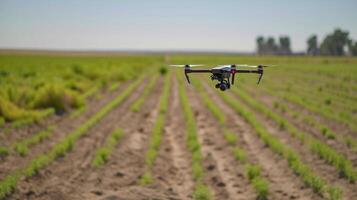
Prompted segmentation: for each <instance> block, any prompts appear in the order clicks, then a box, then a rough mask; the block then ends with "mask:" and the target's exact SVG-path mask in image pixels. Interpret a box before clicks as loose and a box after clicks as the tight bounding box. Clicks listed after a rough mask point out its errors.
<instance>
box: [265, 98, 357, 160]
mask: <svg viewBox="0 0 357 200" xmlns="http://www.w3.org/2000/svg"><path fill="white" fill-rule="evenodd" d="M277 99H278V98H277V97H274V96H271V95H268V94H266V93H260V94H259V100H260V101H261V102H263V103H264V105H266V106H268V107H269V108H270V109H273V102H274V100H277ZM286 104H287V105H288V106H289V107H290V108H291V109H294V110H297V109H298V108H296V106H294V105H293V104H291V103H287V102H286ZM298 110H299V112H300V113H302V114H303V115H308V116H309V115H310V113H309V112H308V111H307V110H306V109H304V108H299V109H298ZM275 111H277V112H278V113H279V114H280V115H282V116H284V117H285V118H286V119H288V120H289V122H291V123H292V124H293V125H295V126H296V127H297V128H299V129H300V130H302V131H304V132H305V133H307V134H311V135H312V136H313V137H314V138H316V139H319V140H320V141H323V142H324V143H326V144H328V145H329V146H331V147H332V148H334V149H335V150H336V151H337V152H339V153H342V154H343V155H345V156H346V158H347V159H349V160H350V161H352V163H353V165H354V166H355V167H356V166H357V154H356V152H355V151H354V150H353V149H351V148H349V147H348V146H347V145H346V144H345V142H344V140H343V137H345V136H347V135H350V136H352V137H354V136H353V135H352V134H348V133H346V130H344V131H343V130H341V127H340V129H338V127H337V126H333V125H331V124H326V125H327V126H331V128H333V129H335V133H336V134H337V138H336V139H328V138H326V137H325V136H323V135H322V133H321V131H320V130H318V129H317V128H316V127H312V126H311V125H309V124H308V123H306V122H304V121H303V120H302V119H296V118H294V117H293V116H291V114H289V113H286V112H285V113H284V112H281V111H280V110H279V111H278V110H277V109H275ZM310 116H311V115H310Z"/></svg>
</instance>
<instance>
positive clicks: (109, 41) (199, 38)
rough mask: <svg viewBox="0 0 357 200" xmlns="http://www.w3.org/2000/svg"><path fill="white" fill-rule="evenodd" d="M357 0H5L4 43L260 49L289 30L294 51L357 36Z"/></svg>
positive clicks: (0, 36)
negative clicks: (260, 42)
mask: <svg viewBox="0 0 357 200" xmlns="http://www.w3.org/2000/svg"><path fill="white" fill-rule="evenodd" d="M356 10H357V0H309V1H305V0H299V1H287V0H265V1H261V0H260V1H259V0H250V1H248V0H246V1H244V0H220V1H210V0H206V1H203V0H196V1H193V0H191V1H190V0H180V1H174V0H166V1H165V0H156V1H155V0H153V1H144V0H141V1H140V0H101V1H88V0H75V1H69V0H68V1H67V0H61V1H50V0H0V48H15V49H16V48H25V49H52V50H157V51H162V50H189V51H233V52H253V51H254V50H255V49H256V42H255V40H256V37H257V36H260V35H261V36H265V37H267V36H273V37H275V38H278V37H279V36H282V35H288V36H290V39H291V43H292V44H291V46H292V49H293V51H304V50H305V49H306V40H307V38H308V37H309V36H310V35H312V34H317V35H318V37H319V40H320V41H321V40H322V38H323V37H325V36H326V34H328V33H331V32H332V31H333V30H334V29H335V28H341V29H343V30H347V31H349V32H350V36H351V37H352V38H353V39H355V40H357V11H356Z"/></svg>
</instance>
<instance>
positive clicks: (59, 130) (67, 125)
mask: <svg viewBox="0 0 357 200" xmlns="http://www.w3.org/2000/svg"><path fill="white" fill-rule="evenodd" d="M127 85H128V83H125V84H123V85H122V86H120V87H119V88H118V90H116V91H114V92H111V93H102V94H101V96H102V98H101V99H99V100H96V99H94V98H91V99H89V101H88V105H87V109H86V110H85V112H84V113H82V114H81V115H80V116H78V117H76V118H73V117H70V115H66V116H63V117H59V116H53V117H51V118H49V119H47V120H46V121H45V122H43V123H41V124H38V125H33V126H29V127H24V128H22V129H18V130H15V131H14V132H12V133H11V134H10V135H9V139H7V138H6V140H7V141H10V142H11V143H10V142H7V143H9V145H8V146H11V144H14V143H15V142H16V141H20V140H23V139H24V138H28V137H31V136H32V135H34V134H36V133H37V132H38V131H40V130H44V129H46V127H47V126H48V125H50V124H52V125H55V128H54V130H53V132H52V134H51V135H50V137H49V138H48V139H45V140H44V141H43V142H41V143H39V144H36V145H33V146H31V147H30V148H29V152H28V155H26V156H25V157H22V156H20V155H19V154H17V153H16V152H15V151H12V152H11V154H10V155H8V156H6V157H3V158H1V159H2V162H1V163H0V178H1V179H2V178H3V177H4V176H5V175H6V174H8V173H9V172H11V171H13V170H14V166H16V167H24V166H26V165H27V164H28V162H29V161H30V160H32V159H33V158H35V157H36V156H38V155H39V154H42V153H44V152H47V151H48V150H49V149H51V147H52V146H54V145H55V144H56V143H58V142H59V141H61V140H62V139H63V138H64V137H65V136H66V135H67V134H68V133H70V132H71V131H73V130H74V129H75V128H76V127H78V126H80V125H81V124H82V123H84V122H85V121H86V120H88V119H89V118H90V117H91V116H92V115H93V114H94V113H96V112H98V111H99V110H100V109H101V108H102V107H103V106H104V105H106V104H107V103H109V102H110V101H111V100H113V99H114V98H115V97H116V96H117V95H119V94H120V93H121V92H122V91H123V89H125V88H126V87H127ZM143 86H144V85H143V84H142V85H141V86H140V88H139V89H140V90H142V88H143Z"/></svg>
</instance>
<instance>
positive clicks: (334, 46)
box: [320, 29, 349, 56]
mask: <svg viewBox="0 0 357 200" xmlns="http://www.w3.org/2000/svg"><path fill="white" fill-rule="evenodd" d="M348 34H349V33H348V32H347V31H342V30H341V29H336V30H335V31H334V32H333V33H332V34H329V35H327V36H326V38H325V39H324V40H323V42H322V43H321V46H320V51H321V54H323V55H332V56H342V55H345V48H346V46H347V45H348V41H349V37H348Z"/></svg>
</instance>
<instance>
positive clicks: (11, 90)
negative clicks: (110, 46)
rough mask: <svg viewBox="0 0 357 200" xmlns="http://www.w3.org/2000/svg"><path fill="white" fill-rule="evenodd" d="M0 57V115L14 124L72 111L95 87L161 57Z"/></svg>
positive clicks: (123, 77) (129, 75) (131, 73)
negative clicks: (50, 110) (49, 110)
mask: <svg viewBox="0 0 357 200" xmlns="http://www.w3.org/2000/svg"><path fill="white" fill-rule="evenodd" d="M0 57H1V59H0V84H1V88H0V117H1V118H2V119H3V120H4V121H6V124H8V125H9V126H11V125H12V126H15V127H19V126H23V125H26V124H30V123H34V122H37V121H40V120H41V118H42V117H44V116H47V115H48V114H53V113H57V114H62V113H64V112H67V111H72V110H77V109H79V108H81V107H82V106H83V105H84V104H85V102H84V99H85V98H86V97H88V96H91V95H93V94H94V93H95V92H96V91H97V90H98V89H99V88H109V90H111V89H114V88H116V87H117V86H118V83H120V82H122V81H125V80H130V79H133V78H137V77H138V75H139V74H140V73H138V72H141V71H143V70H142V69H143V66H146V65H153V64H157V63H160V62H161V59H160V57H158V56H150V57H148V56H129V57H120V58H119V57H87V56H84V57H83V56H78V57H77V56H58V57H57V56H56V58H54V57H53V56H44V55H42V56H31V55H26V56H25V55H1V56H0ZM146 71H147V70H146ZM112 83H114V84H113V85H111V86H110V84H112ZM47 109H52V110H53V111H52V112H50V113H49V112H48V111H47ZM1 121H2V120H1Z"/></svg>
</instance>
